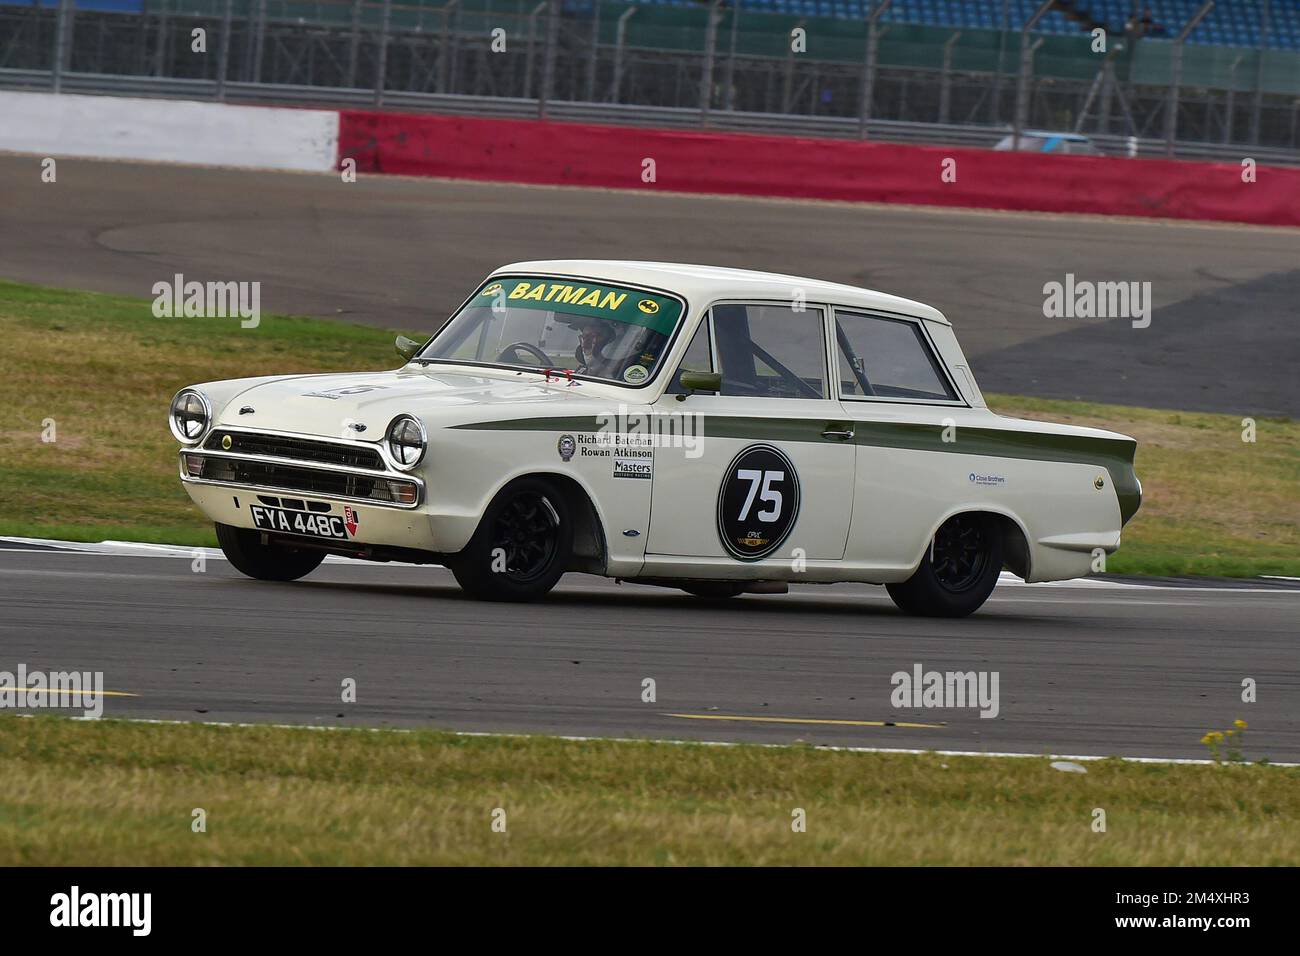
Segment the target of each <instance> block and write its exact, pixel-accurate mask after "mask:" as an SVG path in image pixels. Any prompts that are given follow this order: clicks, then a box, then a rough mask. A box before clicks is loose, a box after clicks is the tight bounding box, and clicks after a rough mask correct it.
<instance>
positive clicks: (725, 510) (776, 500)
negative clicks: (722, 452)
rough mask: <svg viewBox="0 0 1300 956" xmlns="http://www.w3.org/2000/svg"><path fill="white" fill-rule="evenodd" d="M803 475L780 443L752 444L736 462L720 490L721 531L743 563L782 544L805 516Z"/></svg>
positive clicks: (763, 554) (728, 470)
mask: <svg viewBox="0 0 1300 956" xmlns="http://www.w3.org/2000/svg"><path fill="white" fill-rule="evenodd" d="M799 504H800V493H799V475H798V473H797V472H796V471H795V467H794V462H792V461H791V460H790V459H789V458H788V457H787V456H786V454H785V452H783V451H781V449H779V448H777V447H776V446H774V445H766V444H761V445H750V446H749V447H748V448H745V449H743V450H742V451H741V452H740V454H738V455H737V456H736V457H735V458H734V459H733V460H732V462H731V466H730V467H729V468H728V469H727V470H726V472H725V473H724V474H723V476H722V487H721V488H720V489H719V491H718V535H719V537H720V538H721V539H722V546H723V547H724V548H726V549H727V551H728V552H729V553H730V554H731V555H733V556H734V557H737V558H739V559H740V560H742V561H757V560H759V559H760V558H765V557H767V556H768V555H770V554H772V553H773V552H774V551H776V549H777V548H779V547H780V546H781V542H783V541H784V540H785V539H786V537H787V536H788V535H789V534H790V531H791V530H792V529H793V528H794V524H795V521H796V519H798V517H799Z"/></svg>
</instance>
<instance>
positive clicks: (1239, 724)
mask: <svg viewBox="0 0 1300 956" xmlns="http://www.w3.org/2000/svg"><path fill="white" fill-rule="evenodd" d="M1232 726H1234V727H1236V728H1237V729H1238V730H1245V729H1246V722H1245V721H1244V720H1234V721H1233V722H1232Z"/></svg>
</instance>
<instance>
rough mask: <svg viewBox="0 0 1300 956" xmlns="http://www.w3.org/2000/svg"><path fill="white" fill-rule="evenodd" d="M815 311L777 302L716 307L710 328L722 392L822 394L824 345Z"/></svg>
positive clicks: (773, 395)
mask: <svg viewBox="0 0 1300 956" xmlns="http://www.w3.org/2000/svg"><path fill="white" fill-rule="evenodd" d="M822 322H823V314H822V310H821V309H817V308H805V309H803V310H802V311H798V312H796V311H795V310H794V309H793V308H791V307H790V306H783V305H716V306H714V307H713V332H714V335H716V336H717V338H718V361H719V363H720V364H721V365H722V369H721V371H722V394H723V395H746V396H754V397H762V398H822V397H824V395H825V377H826V348H825V341H824V339H823V332H822Z"/></svg>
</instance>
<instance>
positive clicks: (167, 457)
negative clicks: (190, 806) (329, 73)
mask: <svg viewBox="0 0 1300 956" xmlns="http://www.w3.org/2000/svg"><path fill="white" fill-rule="evenodd" d="M0 358H2V359H3V363H2V365H3V368H4V373H5V374H4V375H3V376H0V461H3V462H4V468H3V469H0V495H3V499H4V500H5V501H6V503H7V504H8V508H7V509H6V514H7V517H6V518H5V519H3V520H0V534H5V535H20V536H28V537H49V538H62V539H67V540H81V541H99V540H103V539H106V538H117V539H122V540H131V541H159V542H164V543H175V544H185V545H215V543H216V540H215V537H214V535H213V533H212V528H211V526H210V525H209V524H208V523H207V522H206V521H204V520H203V518H202V516H201V515H200V514H199V512H198V511H197V510H196V509H195V508H194V507H193V506H192V505H191V503H190V500H189V498H188V497H187V496H186V494H185V492H184V491H183V490H182V489H181V487H180V482H179V481H178V480H177V478H176V455H175V442H174V441H173V439H172V437H171V435H170V433H169V432H168V430H167V426H166V410H167V403H168V401H169V400H170V398H171V396H172V395H173V394H174V393H175V392H176V390H177V389H179V388H181V387H182V386H184V385H188V384H192V383H194V382H200V381H210V380H214V379H223V378H236V377H241V376H250V375H267V374H278V373H293V372H314V371H344V370H349V371H363V370H370V369H381V368H392V367H393V366H395V365H396V363H397V359H396V357H395V355H394V353H393V350H392V334H391V333H389V332H385V331H382V330H378V329H371V328H365V327H362V326H356V325H349V324H347V323H344V322H331V321H323V320H316V319H305V318H293V317H286V316H277V315H267V316H263V317H262V322H261V325H259V326H258V328H256V329H241V328H240V326H239V322H238V321H237V320H234V319H157V318H154V316H153V315H152V313H151V311H150V302H149V301H148V300H144V299H131V298H126V297H122V296H109V295H99V294H95V293H87V292H69V291H62V290H55V289H45V288H39V287H35V286H27V285H19V284H16V283H10V282H0ZM990 403H991V404H992V405H993V406H994V407H995V408H996V409H997V410H998V411H1001V412H1003V413H1006V414H1014V415H1022V416H1024V417H1027V418H1042V419H1051V420H1056V421H1071V422H1077V423H1080V424H1087V425H1094V426H1098V427H1102V428H1113V429H1115V430H1118V431H1122V432H1125V433H1126V434H1130V435H1133V436H1134V437H1135V438H1137V439H1138V441H1139V449H1138V461H1137V466H1138V474H1139V475H1140V476H1141V478H1142V483H1143V488H1144V491H1145V494H1146V499H1145V501H1144V502H1143V505H1142V510H1141V511H1139V512H1138V515H1137V517H1136V518H1135V519H1134V521H1133V523H1131V524H1130V525H1129V527H1128V528H1127V529H1125V533H1124V547H1123V548H1122V549H1121V551H1120V552H1119V553H1118V554H1117V555H1115V556H1114V557H1113V558H1112V559H1111V560H1110V562H1109V564H1108V570H1111V571H1116V572H1123V573H1149V574H1168V575H1176V574H1214V575H1233V576H1249V575H1256V574H1291V575H1300V556H1298V555H1300V513H1298V509H1300V506H1298V505H1297V502H1300V424H1297V423H1296V422H1293V421H1289V420H1273V419H1260V420H1259V421H1258V422H1257V432H1258V440H1257V441H1256V442H1255V443H1253V444H1251V443H1245V442H1243V441H1242V440H1241V431H1242V425H1241V420H1240V418H1238V417H1236V416H1232V415H1208V414H1196V413H1187V412H1167V411H1158V410H1153V409H1143V408H1124V407H1118V406H1111V405H1098V404H1087V403H1082V402H1062V401H1049V400H1040V399H1030V398H1021V397H1016V396H992V397H991V398H990ZM50 419H52V420H53V422H54V429H55V432H54V434H55V437H56V441H54V442H44V441H42V434H43V431H44V428H45V426H44V424H43V423H45V422H46V421H47V420H50Z"/></svg>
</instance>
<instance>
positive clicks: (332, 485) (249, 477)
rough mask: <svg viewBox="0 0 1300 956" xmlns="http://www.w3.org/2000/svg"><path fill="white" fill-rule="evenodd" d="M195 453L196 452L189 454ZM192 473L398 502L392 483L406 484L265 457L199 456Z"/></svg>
mask: <svg viewBox="0 0 1300 956" xmlns="http://www.w3.org/2000/svg"><path fill="white" fill-rule="evenodd" d="M191 457H198V456H191ZM195 477H198V478H201V479H202V480H204V481H217V482H221V483H222V484H231V485H257V486H260V487H263V488H282V489H284V490H286V491H300V492H305V493H307V494H313V495H321V496H323V497H344V498H363V499H364V498H368V499H370V500H371V501H388V502H392V503H394V504H402V503H407V504H413V503H414V500H415V499H414V497H412V498H411V500H410V501H408V502H400V501H399V500H398V498H397V497H396V495H395V493H394V488H393V486H394V485H401V486H409V485H411V484H412V483H411V482H409V481H403V480H401V479H389V478H384V477H379V476H377V477H374V478H371V477H370V476H369V475H353V474H348V473H347V472H338V471H320V470H317V469H315V468H297V467H294V466H293V465H281V464H276V463H272V462H265V461H245V460H243V459H240V458H209V457H207V456H206V455H205V456H203V467H202V471H201V472H200V473H199V474H198V475H197V476H195Z"/></svg>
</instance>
